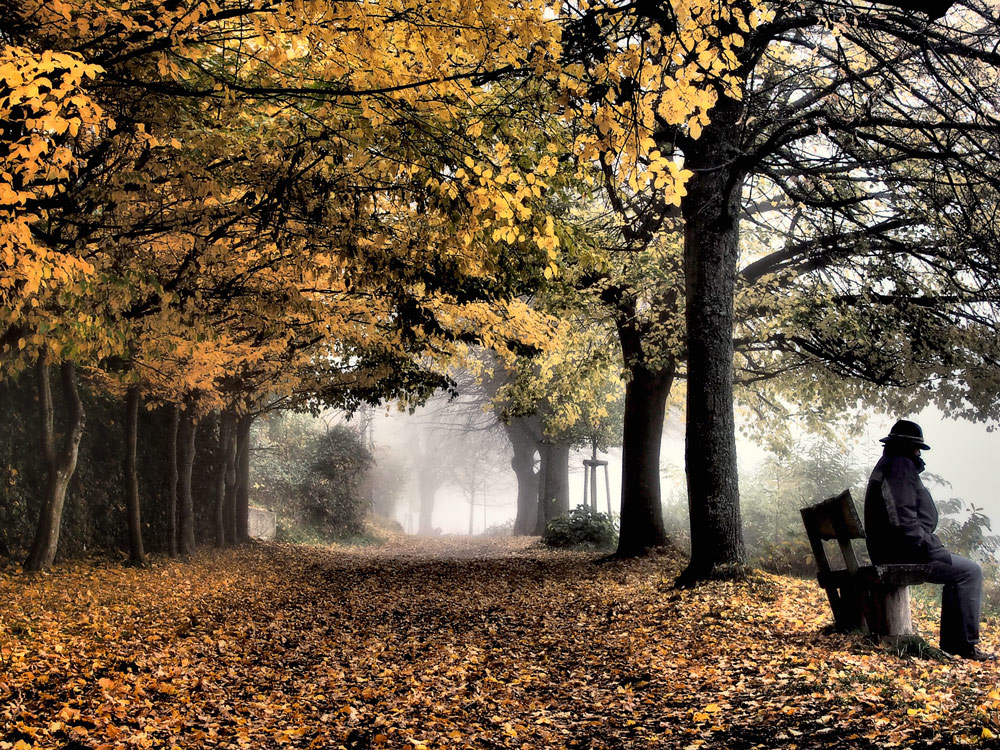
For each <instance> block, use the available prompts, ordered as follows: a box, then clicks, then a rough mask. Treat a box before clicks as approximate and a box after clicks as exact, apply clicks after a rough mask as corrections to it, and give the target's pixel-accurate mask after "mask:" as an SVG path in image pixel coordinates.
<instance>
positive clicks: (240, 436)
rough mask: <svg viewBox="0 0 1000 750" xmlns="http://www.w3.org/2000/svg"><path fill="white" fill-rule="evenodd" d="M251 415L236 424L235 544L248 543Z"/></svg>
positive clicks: (241, 418)
mask: <svg viewBox="0 0 1000 750" xmlns="http://www.w3.org/2000/svg"><path fill="white" fill-rule="evenodd" d="M253 419H254V418H253V415H252V414H243V415H242V416H241V417H240V419H239V422H237V424H236V446H237V447H236V473H237V479H236V543H237V544H247V543H249V541H250V428H251V427H253Z"/></svg>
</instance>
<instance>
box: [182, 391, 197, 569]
mask: <svg viewBox="0 0 1000 750" xmlns="http://www.w3.org/2000/svg"><path fill="white" fill-rule="evenodd" d="M180 433H181V434H180V450H179V453H180V467H179V469H180V498H179V500H180V503H179V508H178V514H177V521H178V529H177V532H178V533H177V541H178V552H179V553H180V554H181V555H184V556H188V555H193V554H194V548H195V537H194V493H193V490H192V487H191V481H192V475H193V473H194V458H195V454H196V452H197V437H198V420H197V419H196V418H195V416H194V414H193V412H192V410H191V409H188V410H187V411H185V412H184V417H183V419H182V420H181V430H180Z"/></svg>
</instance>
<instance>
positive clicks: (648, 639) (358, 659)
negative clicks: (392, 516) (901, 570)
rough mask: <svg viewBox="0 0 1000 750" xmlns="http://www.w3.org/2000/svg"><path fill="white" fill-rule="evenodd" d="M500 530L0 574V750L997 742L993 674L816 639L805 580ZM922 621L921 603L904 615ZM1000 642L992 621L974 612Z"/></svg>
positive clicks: (813, 592)
mask: <svg viewBox="0 0 1000 750" xmlns="http://www.w3.org/2000/svg"><path fill="white" fill-rule="evenodd" d="M681 563H682V561H681V560H680V559H677V558H675V557H672V556H659V557H653V558H651V559H648V560H637V561H629V562H612V563H607V564H601V565H598V564H595V563H594V561H593V556H587V555H583V554H577V553H554V552H548V551H543V550H539V549H533V548H531V547H530V546H529V545H528V544H527V543H524V542H521V541H517V540H502V541H498V540H493V541H486V540H483V541H480V542H475V541H460V540H447V539H443V540H436V541H434V542H427V541H421V542H419V543H418V542H414V541H411V542H403V543H394V544H392V545H390V546H388V547H383V548H379V549H375V550H372V549H367V550H324V549H317V548H304V547H293V546H280V545H254V546H253V547H251V548H249V549H242V550H238V551H227V552H220V553H205V554H203V555H202V556H200V557H198V558H197V559H196V560H195V561H194V562H192V563H187V564H184V563H177V562H168V561H161V562H158V563H157V564H156V565H155V566H154V567H152V568H149V569H145V570H131V569H124V568H118V567H115V566H112V565H107V564H95V563H86V564H83V563H81V564H73V565H67V566H64V567H62V568H59V569H58V570H57V571H56V572H54V573H52V574H50V575H45V576H38V577H33V578H32V577H26V576H22V575H4V574H0V749H2V750H11V749H12V750H28V749H29V748H61V749H62V750H84V749H85V748H91V749H92V750H110V749H111V748H147V747H149V748H152V747H157V748H159V747H181V748H196V747H198V748H200V747H209V748H215V747H218V748H278V747H287V748H306V747H308V748H338V747H343V748H357V749H363V748H383V747H384V748H398V749H399V750H406V749H408V750H421V749H422V748H477V749H478V748H484V749H497V750H499V749H501V748H503V749H511V750H513V749H516V748H595V749H596V748H730V749H733V748H753V747H782V748H794V747H800V748H806V747H838V748H875V747H879V748H881V747H905V746H915V747H942V746H946V745H949V744H978V745H980V746H992V745H993V744H994V739H993V735H994V733H995V734H997V735H1000V692H998V687H997V677H998V675H1000V667H998V666H996V665H991V664H986V665H983V664H978V663H970V662H964V661H945V662H941V661H935V660H932V659H918V658H900V657H898V656H896V655H894V654H892V653H890V652H888V651H886V650H884V649H881V648H879V647H877V646H875V645H872V644H870V643H868V642H867V641H866V640H864V639H863V638H861V637H860V636H844V635H836V634H825V633H824V631H823V629H824V626H825V625H827V624H828V623H829V621H830V615H829V611H828V607H827V604H826V602H825V600H824V599H823V598H822V595H821V592H820V591H819V589H818V588H817V587H816V585H815V584H814V583H812V582H810V581H797V580H793V579H786V578H777V577H772V576H765V575H756V576H754V577H753V578H752V580H751V581H749V582H744V583H723V582H719V583H710V584H707V585H705V586H703V587H701V588H698V589H695V590H690V591H688V590H685V591H678V590H675V589H674V588H673V586H672V583H671V582H672V580H673V578H674V576H675V575H676V574H677V573H678V572H679V568H680V565H681ZM916 614H917V617H918V621H919V626H920V628H921V630H922V632H924V633H927V634H931V633H933V631H934V622H933V620H934V618H935V617H936V615H937V613H936V611H931V610H930V609H920V608H918V612H917V613H916ZM984 631H985V636H986V642H985V643H984V645H985V646H987V647H992V648H994V649H995V648H997V643H998V633H997V623H996V622H994V621H990V622H987V623H985V627H984Z"/></svg>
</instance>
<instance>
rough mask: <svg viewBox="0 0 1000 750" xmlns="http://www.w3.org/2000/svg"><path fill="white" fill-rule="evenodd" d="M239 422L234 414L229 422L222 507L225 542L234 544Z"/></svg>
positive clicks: (237, 486)
mask: <svg viewBox="0 0 1000 750" xmlns="http://www.w3.org/2000/svg"><path fill="white" fill-rule="evenodd" d="M238 433H239V422H238V421H237V417H236V415H235V414H234V415H233V417H232V421H231V422H230V430H229V441H228V443H227V444H226V497H225V506H224V508H223V515H224V518H223V526H224V530H225V537H226V544H227V545H228V546H230V547H232V546H235V545H236V493H237V492H239V472H238V471H237V470H236V464H237V451H238V446H237V444H238V443H239V435H238Z"/></svg>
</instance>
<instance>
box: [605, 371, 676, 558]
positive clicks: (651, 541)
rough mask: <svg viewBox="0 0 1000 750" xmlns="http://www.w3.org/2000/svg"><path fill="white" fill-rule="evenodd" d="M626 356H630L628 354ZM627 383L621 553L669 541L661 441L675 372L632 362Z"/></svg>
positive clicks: (641, 551)
mask: <svg viewBox="0 0 1000 750" xmlns="http://www.w3.org/2000/svg"><path fill="white" fill-rule="evenodd" d="M626 361H629V360H628V358H626ZM630 370H631V376H630V378H629V381H628V383H626V385H625V425H624V430H623V436H622V506H621V528H620V531H619V535H618V549H617V550H616V552H615V554H616V555H617V556H619V557H634V556H637V555H642V554H645V553H646V552H647V551H648V550H650V549H652V548H654V547H662V546H663V545H665V544H666V543H667V533H666V530H665V529H664V526H663V507H662V505H661V503H660V444H661V442H662V439H663V419H664V416H665V414H666V408H667V397H668V396H669V395H670V388H671V386H672V385H673V381H674V371H673V368H672V367H671V368H670V369H668V370H665V371H662V370H655V371H654V370H650V369H649V368H647V367H646V366H645V365H642V364H633V365H632V366H631V368H630Z"/></svg>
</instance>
